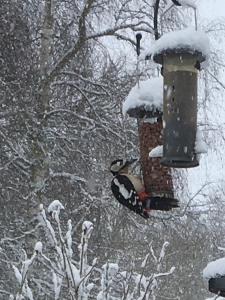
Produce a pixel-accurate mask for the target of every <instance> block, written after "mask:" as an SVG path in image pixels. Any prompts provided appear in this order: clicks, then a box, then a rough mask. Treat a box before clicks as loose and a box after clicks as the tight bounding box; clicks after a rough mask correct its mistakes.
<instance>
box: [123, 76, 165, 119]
mask: <svg viewBox="0 0 225 300" xmlns="http://www.w3.org/2000/svg"><path fill="white" fill-rule="evenodd" d="M162 105H163V78H162V76H160V77H155V78H151V79H148V80H145V81H140V83H139V85H138V84H136V85H135V86H134V87H133V88H132V89H131V91H130V93H129V94H128V96H127V98H126V99H125V101H124V103H123V114H125V113H127V111H128V110H129V109H131V108H136V107H140V106H143V107H144V108H145V109H146V110H155V109H156V108H157V109H158V110H160V111H162Z"/></svg>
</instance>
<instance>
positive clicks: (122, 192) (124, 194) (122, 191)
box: [114, 178, 133, 200]
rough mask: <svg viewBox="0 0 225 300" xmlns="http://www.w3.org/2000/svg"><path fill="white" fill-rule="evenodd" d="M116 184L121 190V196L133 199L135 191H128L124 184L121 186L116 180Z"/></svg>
mask: <svg viewBox="0 0 225 300" xmlns="http://www.w3.org/2000/svg"><path fill="white" fill-rule="evenodd" d="M114 183H115V185H116V186H118V188H119V192H120V194H121V195H122V196H123V197H124V199H127V200H128V199H130V198H131V195H132V193H133V191H130V192H129V191H128V190H127V189H126V188H125V185H124V184H121V183H119V181H118V180H117V179H116V178H115V179H114Z"/></svg>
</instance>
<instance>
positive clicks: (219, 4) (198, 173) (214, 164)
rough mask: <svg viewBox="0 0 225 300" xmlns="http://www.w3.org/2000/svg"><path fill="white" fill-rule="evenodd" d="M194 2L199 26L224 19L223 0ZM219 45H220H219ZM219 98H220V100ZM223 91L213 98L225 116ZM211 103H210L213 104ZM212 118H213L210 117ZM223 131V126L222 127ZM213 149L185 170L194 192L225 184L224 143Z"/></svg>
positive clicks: (223, 35)
mask: <svg viewBox="0 0 225 300" xmlns="http://www.w3.org/2000/svg"><path fill="white" fill-rule="evenodd" d="M196 4H197V6H198V24H199V25H200V26H199V27H201V20H202V19H204V24H206V23H207V19H208V20H213V19H217V18H221V17H223V18H224V19H225V0H196ZM214 43H215V41H213V40H211V44H212V45H211V47H213V46H214V47H215V44H214ZM223 43H224V47H221V48H222V49H225V33H224V32H223V33H221V45H223ZM221 45H220V46H221ZM220 80H221V81H222V82H223V84H224V85H225V75H224V73H222V72H221V78H220ZM220 99H221V100H220ZM224 99H225V91H223V90H222V89H221V90H220V92H219V94H218V98H217V99H215V100H216V101H215V102H214V103H215V106H217V105H218V102H220V104H221V111H223V112H224V113H223V114H224V118H225V101H224ZM214 103H212V104H211V105H214ZM224 118H223V117H221V120H220V118H218V119H219V122H218V123H220V122H221V124H224ZM212 119H213V118H212ZM223 127H224V125H223ZM224 131H225V128H224ZM215 148H216V147H214V150H210V149H209V151H208V154H207V155H203V156H202V159H201V161H200V166H199V167H197V168H193V169H189V170H188V171H187V172H188V173H189V187H190V190H191V191H192V194H194V193H195V192H196V191H197V190H199V188H200V187H201V186H202V185H204V184H205V183H207V182H211V183H213V184H212V185H210V189H212V188H213V185H217V184H218V183H219V182H221V181H223V182H224V184H225V156H224V151H225V149H223V148H224V144H223V143H221V145H220V144H219V143H218V148H217V149H215Z"/></svg>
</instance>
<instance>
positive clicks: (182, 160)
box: [160, 154, 199, 168]
mask: <svg viewBox="0 0 225 300" xmlns="http://www.w3.org/2000/svg"><path fill="white" fill-rule="evenodd" d="M160 164H161V165H163V166H166V167H173V168H194V167H198V166H199V161H198V159H197V157H196V155H195V154H194V155H193V157H191V158H190V159H188V158H187V157H172V158H167V157H166V158H162V159H161V160H160Z"/></svg>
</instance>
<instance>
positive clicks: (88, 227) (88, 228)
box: [82, 221, 94, 237]
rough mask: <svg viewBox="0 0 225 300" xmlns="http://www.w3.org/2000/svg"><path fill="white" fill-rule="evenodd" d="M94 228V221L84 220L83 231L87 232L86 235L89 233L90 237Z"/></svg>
mask: <svg viewBox="0 0 225 300" xmlns="http://www.w3.org/2000/svg"><path fill="white" fill-rule="evenodd" d="M93 228H94V225H93V223H92V222H90V221H84V222H83V224H82V231H83V232H84V233H85V235H87V236H88V237H90V235H91V233H92V230H93Z"/></svg>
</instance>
